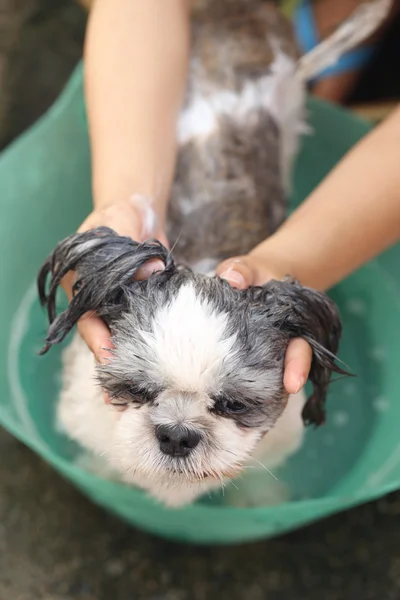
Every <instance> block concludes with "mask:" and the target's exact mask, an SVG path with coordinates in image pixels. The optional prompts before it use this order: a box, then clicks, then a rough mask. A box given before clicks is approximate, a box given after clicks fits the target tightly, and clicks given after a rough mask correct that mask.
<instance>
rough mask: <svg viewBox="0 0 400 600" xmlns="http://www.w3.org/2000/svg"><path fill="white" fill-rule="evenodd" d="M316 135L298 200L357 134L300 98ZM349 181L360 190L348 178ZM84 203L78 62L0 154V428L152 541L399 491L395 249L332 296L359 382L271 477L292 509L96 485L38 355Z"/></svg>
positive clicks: (306, 516) (206, 538)
mask: <svg viewBox="0 0 400 600" xmlns="http://www.w3.org/2000/svg"><path fill="white" fill-rule="evenodd" d="M309 116H310V122H311V124H312V126H313V129H314V133H313V135H309V136H307V137H305V138H304V143H303V147H302V151H301V155H300V158H299V160H298V163H297V167H296V175H295V186H294V189H295V194H294V197H293V198H292V206H295V205H296V204H298V203H299V202H301V201H302V199H304V197H305V196H307V194H308V193H309V192H310V191H311V190H312V189H313V188H314V187H315V185H316V184H317V183H318V182H319V181H320V180H321V179H322V178H323V177H324V175H325V174H326V173H327V172H328V171H329V170H330V169H331V168H332V167H333V166H334V164H335V163H336V162H337V161H338V160H339V159H340V158H341V157H342V156H343V154H344V153H345V152H346V151H347V150H348V149H349V148H350V147H351V146H352V145H353V144H354V143H355V142H357V140H359V139H360V138H361V137H362V136H363V135H364V134H365V133H366V132H367V131H368V127H367V125H366V124H365V123H363V122H361V121H359V120H357V119H355V118H354V117H353V116H351V115H350V114H348V113H346V112H344V111H342V110H338V109H337V108H334V107H332V106H329V105H327V104H324V103H322V102H317V101H315V100H312V101H310V102H309ZM349 185H352V186H354V190H355V193H356V184H355V183H354V182H349ZM90 206H91V192H90V161H89V146H88V137H87V128H86V120H85V112H84V104H83V94H82V71H81V67H79V68H78V69H77V70H76V72H75V73H74V75H73V77H72V79H71V81H70V83H69V85H68V86H67V88H66V90H65V91H64V93H63V94H62V96H61V97H60V99H59V100H58V101H57V102H56V104H55V105H54V107H53V108H52V109H51V110H50V111H49V113H48V114H46V115H45V117H44V118H43V119H41V120H40V121H39V122H38V123H37V124H36V125H35V126H34V127H33V128H32V129H31V130H29V131H28V132H27V133H26V134H25V135H23V136H22V137H21V138H20V139H19V140H17V141H16V143H14V144H13V145H12V146H11V147H10V148H8V149H7V150H6V151H5V152H4V153H3V154H2V155H1V156H0V215H1V219H0V233H1V235H0V255H1V261H0V268H1V277H0V280H1V281H2V286H1V289H0V314H1V317H2V326H1V328H0V381H1V390H2V393H1V397H0V423H1V424H2V425H3V426H4V427H5V428H7V429H8V430H9V431H10V432H12V433H13V434H14V435H15V436H16V437H17V438H18V439H20V440H22V442H24V443H25V444H27V445H28V446H29V447H30V448H32V449H33V450H34V451H35V452H37V453H38V454H39V455H40V456H41V457H42V458H43V459H44V460H46V461H48V462H49V463H50V464H51V465H53V467H54V468H55V469H56V470H57V471H58V472H60V473H61V474H62V475H63V476H64V477H66V478H67V479H69V480H70V481H71V483H72V484H73V485H75V486H77V487H78V488H80V489H81V490H82V492H83V493H84V494H86V495H87V496H89V497H90V498H91V499H92V500H93V501H94V502H95V503H97V504H99V505H101V506H103V507H104V508H106V509H107V510H110V511H112V512H113V513H115V514H117V515H118V516H119V517H121V518H122V519H125V520H126V521H127V522H129V523H132V524H134V525H137V526H140V527H142V528H143V529H146V530H148V531H151V532H154V533H156V534H159V535H162V536H165V537H168V538H173V539H179V540H186V541H191V542H201V543H206V542H211V543H232V542H240V541H244V540H252V539H257V538H263V537H267V536H271V535H277V534H281V533H283V532H285V531H288V530H291V529H293V528H296V527H300V526H302V525H304V524H306V523H310V522H311V521H315V520H316V519H320V518H322V517H325V516H327V515H329V514H332V513H334V512H337V511H340V510H343V509H345V508H348V507H351V506H354V505H357V504H359V503H362V502H366V501H368V500H371V499H373V498H376V497H378V496H381V495H382V494H385V493H386V492H389V491H391V490H394V489H396V488H398V487H399V482H400V439H399V433H398V431H399V430H398V423H399V421H400V401H399V392H400V380H399V373H400V368H399V364H400V345H399V343H398V338H399V332H400V274H399V269H398V264H399V259H400V252H399V248H398V247H396V248H394V249H392V250H391V251H390V252H388V253H386V254H385V255H384V256H382V257H380V258H379V259H378V260H375V261H374V262H372V263H370V264H369V265H367V266H366V267H365V268H363V269H361V270H360V271H358V272H357V273H356V274H355V275H353V276H352V277H351V278H349V279H347V280H346V281H344V282H343V283H342V284H341V285H339V286H338V287H337V288H336V289H335V290H333V292H332V296H333V297H334V299H335V300H336V301H337V303H338V304H339V306H340V309H341V312H342V316H343V322H344V335H343V342H342V345H341V351H340V356H341V358H342V359H343V360H344V361H345V362H346V363H347V364H348V365H349V366H350V368H351V370H352V372H354V373H356V374H357V378H356V379H351V380H349V379H346V380H342V381H338V382H337V383H335V384H334V385H332V387H331V392H330V395H329V399H328V424H327V425H326V426H325V427H323V428H322V429H320V430H317V431H315V430H314V431H312V430H311V431H309V432H308V433H307V437H306V441H305V444H304V446H303V448H302V449H301V451H300V452H299V453H298V454H297V455H296V456H295V457H293V459H291V460H290V461H289V463H288V465H287V466H286V467H285V468H284V469H283V470H282V472H281V473H280V474H279V476H280V479H281V480H282V481H283V482H285V483H286V484H287V485H288V486H289V488H290V490H291V501H290V502H286V503H284V504H281V505H279V506H274V507H271V506H270V507H257V508H248V509H237V508H233V507H228V506H224V504H223V501H221V499H218V498H217V499H214V500H213V499H211V500H202V501H200V502H199V503H197V504H195V505H193V506H190V507H188V508H185V509H182V510H174V511H170V510H167V509H164V508H162V507H160V506H159V505H157V504H156V503H155V502H153V501H152V500H150V499H148V498H147V497H146V496H145V495H144V494H143V493H142V492H140V491H138V490H135V489H132V488H129V487H126V486H124V485H120V484H116V483H112V482H110V481H105V480H102V479H99V478H97V477H95V476H94V475H92V474H90V473H88V472H86V471H84V470H83V469H82V468H79V467H78V465H77V464H76V462H75V461H74V456H75V448H74V447H73V446H72V445H71V444H70V443H69V442H68V440H66V439H65V438H64V437H63V436H62V435H60V434H59V433H57V432H56V430H55V428H54V422H53V419H54V407H55V403H56V398H57V393H58V389H59V375H60V349H56V350H54V351H52V352H51V353H50V354H49V355H48V356H47V357H45V358H39V357H38V356H37V355H36V352H37V350H38V349H39V347H40V345H41V340H42V338H43V335H44V333H45V326H46V323H45V319H44V315H43V314H42V312H41V310H40V308H39V306H38V303H37V300H36V291H35V277H36V273H37V270H38V267H39V265H40V264H41V262H42V260H43V259H44V258H45V256H46V255H47V254H48V252H49V251H51V250H52V249H53V247H54V246H55V244H56V242H57V241H59V240H60V239H61V238H63V237H65V236H66V235H67V234H69V233H71V232H72V231H74V230H75V228H76V227H77V226H78V225H79V224H80V223H81V221H82V220H83V218H84V217H85V216H86V215H87V213H88V212H89V210H90Z"/></svg>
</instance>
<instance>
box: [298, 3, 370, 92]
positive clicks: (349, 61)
mask: <svg viewBox="0 0 400 600" xmlns="http://www.w3.org/2000/svg"><path fill="white" fill-rule="evenodd" d="M294 28H295V33H296V37H297V41H298V43H299V45H300V48H301V50H302V52H303V53H304V54H306V53H307V52H310V51H311V50H313V48H315V47H316V46H317V45H318V44H319V42H320V39H319V36H318V31H317V25H316V22H315V17H314V11H313V7H312V1H311V0H301V1H300V3H299V5H298V7H297V9H296V10H295V13H294ZM373 54H374V47H373V46H363V47H362V48H356V49H355V50H352V51H351V52H347V53H346V54H343V56H341V58H340V59H339V60H338V61H337V63H336V64H335V65H332V66H331V67H328V68H327V69H325V70H324V71H322V72H321V73H319V75H317V76H316V77H315V78H314V79H313V81H314V82H315V81H318V80H320V79H324V78H325V77H331V76H334V75H341V74H342V73H348V72H351V71H357V70H358V69H361V68H362V67H364V66H366V65H367V64H368V62H369V61H370V60H371V58H372V56H373Z"/></svg>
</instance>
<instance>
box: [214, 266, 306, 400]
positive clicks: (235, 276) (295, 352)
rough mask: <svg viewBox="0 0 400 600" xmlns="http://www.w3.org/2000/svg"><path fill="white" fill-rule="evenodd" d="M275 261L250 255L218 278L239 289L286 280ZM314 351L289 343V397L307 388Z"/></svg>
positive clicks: (285, 379)
mask: <svg viewBox="0 0 400 600" xmlns="http://www.w3.org/2000/svg"><path fill="white" fill-rule="evenodd" d="M274 262H276V261H274V260H271V259H269V260H267V259H266V258H264V257H263V256H260V255H255V254H254V255H252V254H247V255H246V256H238V257H235V258H230V259H228V260H225V261H224V262H222V263H221V264H220V265H219V267H218V269H217V275H219V276H220V277H221V278H222V279H225V280H226V281H227V282H228V283H229V284H230V285H232V286H233V287H235V288H238V289H246V288H248V287H250V286H253V285H264V284H265V283H267V282H268V281H270V280H271V279H277V280H280V279H283V278H284V277H285V276H286V275H287V273H285V272H284V270H283V268H282V267H281V266H279V265H277V264H275V265H274V264H273V263H274ZM311 361H312V351H311V347H310V345H309V344H308V343H307V342H306V341H305V340H303V339H301V338H297V339H294V340H292V341H291V342H290V343H289V346H288V348H287V351H286V357H285V372H284V376H283V384H284V386H285V389H286V391H287V392H288V394H297V393H298V392H299V391H300V390H301V389H302V388H303V386H304V385H305V383H306V381H307V379H308V375H309V372H310V369H311Z"/></svg>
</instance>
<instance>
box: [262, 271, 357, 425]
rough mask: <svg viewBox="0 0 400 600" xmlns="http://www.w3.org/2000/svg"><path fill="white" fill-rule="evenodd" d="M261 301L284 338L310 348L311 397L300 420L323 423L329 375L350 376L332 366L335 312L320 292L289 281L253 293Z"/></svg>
mask: <svg viewBox="0 0 400 600" xmlns="http://www.w3.org/2000/svg"><path fill="white" fill-rule="evenodd" d="M254 299H255V300H256V301H262V302H263V305H264V306H265V307H266V309H267V316H268V318H269V319H270V320H271V322H272V324H273V325H274V326H275V327H277V328H278V329H279V330H280V331H282V332H284V333H286V334H287V336H288V341H289V340H291V339H294V338H299V337H300V338H303V339H304V340H306V341H307V342H308V343H309V344H310V346H311V349H312V353H313V357H312V364H311V370H310V374H309V379H310V381H311V382H312V384H313V394H312V395H311V396H310V397H309V398H308V400H307V403H306V404H305V406H304V409H303V420H304V422H305V423H306V424H307V425H308V424H313V425H321V424H322V423H324V421H325V399H326V395H327V391H328V385H329V381H330V378H331V374H332V373H339V374H341V375H350V374H349V373H347V372H346V371H344V370H343V369H342V368H340V367H339V366H338V365H337V364H336V360H337V359H336V353H337V351H338V348H339V341H340V337H341V333H342V325H341V321H340V316H339V312H338V309H337V307H336V305H335V304H334V302H332V300H331V299H330V298H329V297H328V296H327V295H326V294H324V293H322V292H318V291H315V290H312V289H310V288H307V287H303V286H302V285H300V284H299V283H298V282H297V281H295V280H293V279H286V280H285V281H271V282H269V283H268V284H266V285H265V286H263V287H262V288H258V291H256V292H255V294H254Z"/></svg>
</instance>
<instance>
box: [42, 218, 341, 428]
mask: <svg viewBox="0 0 400 600" xmlns="http://www.w3.org/2000/svg"><path fill="white" fill-rule="evenodd" d="M155 257H157V258H161V260H162V261H163V262H164V263H165V266H166V268H165V271H163V272H160V273H155V274H153V275H152V276H151V277H150V279H149V280H148V281H135V280H134V276H135V273H136V272H137V270H138V269H139V268H140V267H141V266H142V265H143V264H144V263H145V262H146V261H148V260H149V259H151V258H155ZM71 270H75V271H76V273H77V280H76V283H75V286H74V297H73V299H72V301H71V303H70V304H69V307H68V308H67V309H66V310H65V311H64V312H62V313H60V314H58V315H57V314H56V292H57V288H58V286H59V285H60V281H61V279H62V277H63V276H64V275H65V274H66V273H67V272H68V271H71ZM48 278H50V283H49V287H48V291H46V285H47V279H48ZM188 282H192V284H193V285H194V287H195V290H196V292H197V294H198V295H199V296H200V297H204V298H205V299H207V300H208V301H209V302H211V303H212V304H213V305H214V306H215V309H216V311H219V312H225V313H228V315H229V327H228V331H227V335H229V334H230V333H236V335H237V342H236V343H237V344H238V346H239V347H238V349H237V350H238V352H237V364H240V373H243V372H246V370H247V372H248V373H251V376H252V377H254V378H257V374H259V375H260V376H262V374H265V373H266V372H267V371H268V370H270V371H271V374H272V373H273V374H274V378H273V379H274V380H275V390H274V391H273V392H272V393H271V394H270V395H271V398H269V399H268V400H269V402H268V404H269V407H270V409H271V404H278V403H279V404H281V400H282V397H284V395H285V392H284V390H283V383H282V376H283V364H284V356H285V351H286V348H287V345H288V343H289V340H291V339H293V338H295V337H302V338H304V339H305V340H307V342H308V343H309V344H310V345H311V347H312V350H313V363H312V368H311V373H310V380H311V381H312V383H313V386H314V392H313V394H312V396H311V397H310V398H309V399H308V401H307V403H306V406H305V408H304V412H303V417H304V421H305V422H306V423H312V424H315V425H320V424H321V423H323V421H324V417H325V411H324V404H325V397H326V393H327V388H328V384H329V379H330V376H331V373H332V372H336V373H342V374H344V371H343V370H342V369H341V368H340V367H338V366H337V365H336V364H335V354H336V352H337V350H338V344H339V339H340V334H341V323H340V318H339V315H338V311H337V309H336V306H335V305H334V303H333V302H332V301H331V300H330V299H329V298H328V297H327V296H326V295H325V294H323V293H321V292H317V291H314V290H311V289H309V288H306V287H303V286H301V285H300V284H299V283H297V282H296V281H294V280H287V281H281V282H278V281H271V282H269V283H268V284H266V285H265V286H263V287H259V288H250V289H248V290H235V289H232V288H231V287H230V286H229V285H228V284H227V283H226V282H225V281H223V280H221V279H220V278H218V277H208V276H204V275H199V274H196V273H194V272H193V271H191V270H190V269H188V268H186V267H183V266H178V265H176V264H175V263H174V260H173V258H172V256H171V254H170V253H169V252H168V250H167V249H166V248H165V247H164V246H163V245H161V244H160V243H159V242H146V243H142V244H139V243H137V242H134V241H133V240H132V239H130V238H126V237H121V236H118V235H117V234H115V233H114V232H113V231H112V230H110V229H108V228H105V227H103V228H98V229H96V230H93V231H89V232H87V233H82V234H74V235H72V236H70V237H68V238H66V239H65V240H63V241H62V242H60V243H59V244H58V246H57V248H56V249H55V251H54V252H53V253H52V254H51V256H50V257H49V258H48V259H47V261H46V262H45V264H44V265H43V267H42V269H41V271H40V274H39V278H38V288H39V296H40V300H41V303H42V305H43V306H46V307H47V311H48V315H49V321H50V327H49V330H48V335H47V338H46V344H45V346H44V348H43V351H42V353H45V352H47V351H48V350H49V348H50V347H51V346H53V345H54V344H57V343H59V342H61V341H62V340H63V339H64V338H65V336H66V335H67V334H68V333H69V331H71V329H72V328H73V327H74V326H75V325H76V323H77V321H78V320H79V318H80V317H82V316H83V315H84V314H85V313H86V312H88V311H95V312H96V313H97V314H98V315H99V316H101V317H102V318H103V319H104V320H105V322H106V323H107V324H108V325H109V327H110V329H111V332H112V334H113V336H114V338H115V339H116V341H117V343H116V347H117V348H118V337H119V335H121V334H122V335H128V334H129V332H131V333H132V335H133V334H134V331H135V329H138V328H141V329H144V330H148V326H149V324H150V322H151V320H152V318H153V317H154V315H155V314H156V312H157V311H158V310H159V309H160V308H162V307H163V306H165V305H166V304H167V303H168V302H169V301H170V300H171V298H172V297H173V296H174V295H176V294H177V292H178V290H179V289H180V287H181V286H182V285H184V284H186V283H188ZM127 327H129V330H128V331H127V329H126V328H127ZM138 354H140V353H139V352H138ZM137 358H138V359H139V358H140V356H138V357H137ZM228 367H229V369H230V371H229V370H227V372H226V373H225V376H224V387H223V389H222V390H214V391H213V390H210V395H211V396H214V398H215V399H216V400H217V398H218V394H219V395H221V394H222V395H223V394H228V395H231V396H232V397H234V398H237V399H239V401H241V402H244V403H246V402H247V399H248V397H249V394H248V393H246V390H248V389H249V386H250V387H251V391H252V399H251V406H250V407H249V409H250V410H249V412H248V413H246V415H243V417H241V416H240V415H238V416H237V417H236V419H237V421H238V423H239V424H241V425H243V426H259V425H260V419H259V418H257V414H258V415H259V416H261V415H262V413H263V408H265V407H266V405H265V397H263V395H262V393H260V394H259V395H257V394H255V395H254V393H253V392H254V388H253V387H252V386H251V385H250V384H251V382H249V381H247V382H246V380H245V379H244V378H242V379H240V377H239V376H238V374H237V373H235V365H228ZM124 372H125V371H124V369H118V361H117V362H116V361H112V362H111V363H110V366H108V367H105V368H103V370H102V371H100V382H101V384H102V385H103V386H104V387H105V388H106V389H109V391H110V392H111V393H113V394H115V395H117V392H118V390H119V392H120V391H121V389H122V390H125V391H128V393H129V387H130V386H131V385H132V382H131V381H124V379H123V377H122V378H121V373H124ZM137 377H138V379H137V378H136V379H135V385H136V391H137V389H138V388H139V392H140V393H141V394H142V392H143V390H145V393H146V394H147V395H148V397H147V399H146V397H145V396H144V399H145V400H146V401H151V399H152V397H154V395H155V394H156V393H157V392H158V391H159V390H157V389H155V388H154V389H152V388H151V385H152V382H151V381H149V380H146V374H145V373H142V380H140V373H139V374H137ZM141 387H142V388H143V389H142V390H141V389H140V388H141ZM134 393H135V390H133V392H132V394H133V395H134ZM142 397H143V394H142Z"/></svg>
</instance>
